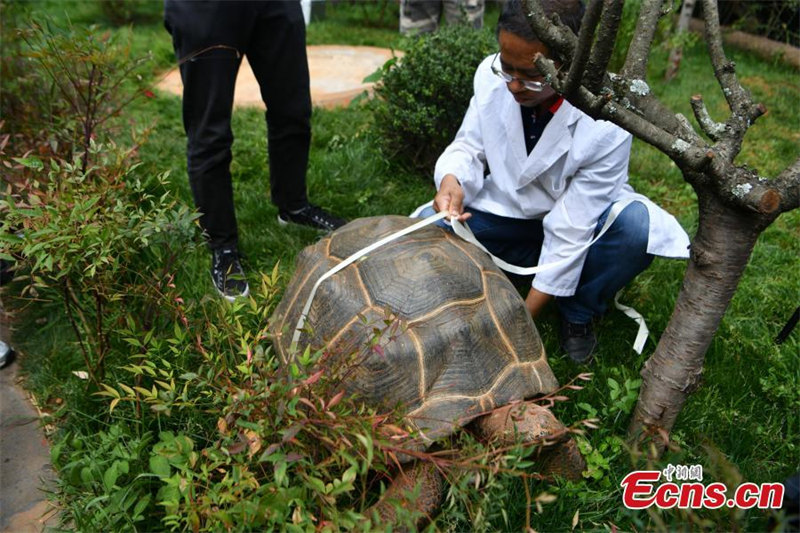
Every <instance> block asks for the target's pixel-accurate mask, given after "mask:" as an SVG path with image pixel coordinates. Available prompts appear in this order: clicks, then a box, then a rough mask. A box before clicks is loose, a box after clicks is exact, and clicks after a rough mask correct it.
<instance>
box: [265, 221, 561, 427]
mask: <svg viewBox="0 0 800 533" xmlns="http://www.w3.org/2000/svg"><path fill="white" fill-rule="evenodd" d="M415 222H418V221H417V220H414V219H410V218H407V217H400V216H384V217H373V218H362V219H358V220H355V221H353V222H351V223H349V224H347V225H345V226H343V227H342V228H340V229H338V230H337V231H335V232H334V233H332V234H331V235H329V236H328V237H326V238H324V239H322V240H321V241H319V242H317V243H316V244H314V245H312V246H309V247H307V248H306V249H304V250H303V251H302V252H301V253H300V255H299V257H298V259H297V268H296V271H295V274H294V276H293V278H292V280H291V281H290V283H289V286H288V287H287V289H286V293H285V295H284V297H283V299H282V301H281V302H280V304H279V305H278V307H277V309H276V310H275V313H274V314H273V316H272V318H271V324H270V333H271V335H272V336H273V339H274V346H275V349H276V351H277V352H278V354H279V356H280V357H281V359H282V360H283V361H284V362H286V361H288V360H290V358H291V357H292V354H293V353H295V352H293V351H292V348H291V346H290V345H291V341H292V336H293V332H294V329H295V327H296V325H297V322H298V319H299V318H300V315H301V313H302V309H303V306H304V305H305V303H306V300H307V299H308V296H309V294H310V293H311V290H312V287H313V285H314V284H315V283H316V281H317V279H319V278H320V277H321V276H322V275H323V274H324V273H325V272H327V271H328V270H329V269H331V268H333V267H334V266H336V265H337V264H338V263H340V262H341V261H342V260H343V259H345V258H347V257H349V256H350V255H352V254H353V253H355V252H357V251H358V250H360V249H362V248H364V247H366V246H368V245H370V244H372V243H374V242H375V241H377V240H379V239H381V238H383V237H385V236H387V235H389V234H392V233H394V232H396V231H399V230H401V229H403V228H405V227H407V226H410V225H411V224H413V223H415ZM376 341H377V344H376ZM298 345H299V347H300V349H303V348H304V347H305V346H307V345H310V346H311V347H312V349H323V350H326V351H327V352H329V353H332V354H337V355H336V356H335V357H334V359H336V358H338V357H341V356H342V355H344V354H358V356H357V357H356V358H355V359H356V360H357V362H356V363H355V364H353V366H352V368H350V369H349V372H348V374H346V376H347V377H346V379H345V388H346V389H347V390H348V391H349V392H352V393H357V394H358V395H359V396H360V397H361V398H362V399H364V400H365V401H367V402H369V403H371V404H373V405H376V406H384V407H394V406H396V405H397V404H400V405H401V406H402V407H403V408H404V409H405V410H406V412H407V419H408V421H409V422H410V423H411V424H412V425H413V426H415V427H416V428H417V429H418V430H420V431H421V432H422V434H423V436H425V437H428V438H434V437H438V436H441V435H446V434H449V433H451V432H452V431H454V430H455V429H457V428H458V427H459V426H462V425H464V424H466V423H467V422H468V421H470V420H471V419H473V418H475V417H476V416H479V415H481V414H484V413H485V412H487V411H489V410H491V409H493V408H495V407H499V406H502V405H505V404H508V403H509V402H512V401H515V400H524V399H528V398H531V397H534V396H536V395H539V394H546V393H549V392H552V391H553V390H554V389H556V388H557V386H558V383H557V381H556V379H555V377H554V376H553V373H552V371H551V370H550V367H549V365H548V364H547V358H546V356H545V353H544V348H543V346H542V342H541V339H540V337H539V334H538V332H537V331H536V327H535V326H534V324H533V320H532V319H531V317H530V315H529V313H528V312H527V310H526V308H525V303H524V302H523V300H522V298H521V297H520V295H519V293H518V292H517V290H516V289H515V288H514V286H513V285H512V284H511V282H510V281H509V280H508V278H506V276H505V275H504V274H503V273H502V272H501V271H500V270H499V269H498V268H497V267H496V266H495V265H494V263H492V261H491V259H490V258H489V257H488V256H487V255H486V254H485V253H484V252H482V251H481V250H479V249H478V248H477V247H475V246H473V245H471V244H469V243H466V242H464V241H462V240H461V239H459V238H458V237H456V236H454V235H452V234H450V233H449V232H447V231H444V230H443V229H441V228H439V227H435V226H427V227H425V228H423V229H420V230H417V231H414V232H412V233H410V234H408V235H405V236H403V237H400V238H399V239H397V240H395V241H392V242H390V243H388V244H385V245H384V246H382V247H380V248H378V249H376V250H374V251H373V252H371V253H370V254H368V255H367V256H365V257H363V258H361V259H360V260H359V261H356V262H355V263H353V264H351V265H349V266H347V267H345V268H344V269H343V270H342V271H340V272H338V273H336V274H334V275H333V276H332V277H330V278H329V279H327V280H325V281H323V282H322V283H321V285H320V286H319V288H318V290H317V293H316V295H315V296H314V299H313V302H312V305H311V308H310V310H309V313H308V316H307V318H306V322H305V327H304V329H303V333H302V334H301V336H300V340H299V341H298Z"/></svg>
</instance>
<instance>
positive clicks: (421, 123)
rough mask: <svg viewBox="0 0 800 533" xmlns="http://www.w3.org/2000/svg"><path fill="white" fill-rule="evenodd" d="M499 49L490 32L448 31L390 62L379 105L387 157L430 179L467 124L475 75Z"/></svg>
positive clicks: (377, 119)
mask: <svg viewBox="0 0 800 533" xmlns="http://www.w3.org/2000/svg"><path fill="white" fill-rule="evenodd" d="M496 49H497V44H496V41H495V38H494V36H493V35H492V34H491V33H490V32H489V31H488V30H482V31H475V30H473V29H471V28H468V27H464V26H448V27H446V28H443V29H441V30H440V31H438V32H437V33H434V34H432V35H426V36H422V37H420V38H419V39H418V40H416V41H412V42H411V45H410V47H409V48H408V51H407V52H406V54H405V56H403V58H402V59H391V60H389V61H388V62H387V63H386V64H385V65H384V66H383V69H382V73H381V81H380V83H379V84H378V87H377V89H376V92H377V94H378V96H379V97H380V98H379V99H377V100H376V103H375V106H376V107H375V126H376V129H377V132H378V136H379V139H380V145H381V148H382V150H383V152H384V153H385V154H386V155H387V156H388V157H390V158H391V159H394V160H395V161H397V162H398V163H400V164H401V165H403V166H406V167H407V168H411V169H413V170H416V171H418V172H422V173H425V174H426V175H430V174H431V173H432V172H433V167H434V165H435V163H436V159H437V158H438V157H439V155H440V154H441V153H442V151H443V150H444V149H445V148H446V147H447V145H448V144H449V143H450V142H451V141H452V140H453V138H454V137H455V134H456V132H457V131H458V128H459V126H460V125H461V121H462V120H463V118H464V113H465V112H466V110H467V106H468V105H469V100H470V98H471V97H472V92H473V85H472V80H473V76H474V74H475V69H476V68H477V66H478V64H479V63H480V62H481V60H482V59H483V58H485V57H486V56H487V55H488V54H490V53H491V52H493V51H495V50H496Z"/></svg>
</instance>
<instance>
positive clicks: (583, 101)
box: [534, 54, 713, 171]
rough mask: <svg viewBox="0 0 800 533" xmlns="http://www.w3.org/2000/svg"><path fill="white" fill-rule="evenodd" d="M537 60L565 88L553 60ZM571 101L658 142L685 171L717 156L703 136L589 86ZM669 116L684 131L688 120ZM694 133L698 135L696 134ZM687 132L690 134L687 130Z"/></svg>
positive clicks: (558, 86) (597, 116)
mask: <svg viewBox="0 0 800 533" xmlns="http://www.w3.org/2000/svg"><path fill="white" fill-rule="evenodd" d="M534 62H535V64H536V68H537V69H539V71H540V72H541V73H542V74H544V75H545V76H546V77H547V78H548V79H550V80H552V81H551V85H552V86H553V88H554V89H555V90H556V91H558V92H561V86H562V84H563V80H560V79H558V71H557V70H556V68H555V65H554V64H553V62H552V61H550V60H548V59H547V58H545V57H544V56H543V55H541V54H539V55H537V56H536V58H535V61H534ZM656 102H657V100H656ZM570 103H572V104H573V105H575V107H577V108H579V109H581V110H583V111H584V112H585V113H587V114H588V115H589V116H591V117H592V118H594V119H602V120H608V121H609V122H613V123H614V124H616V125H618V126H620V127H622V128H624V129H626V130H627V131H629V132H631V133H632V134H634V135H635V136H637V137H639V138H640V139H642V140H643V141H645V142H647V143H649V144H651V145H653V146H655V147H656V148H658V149H659V150H661V151H662V152H664V153H665V154H667V155H668V156H669V157H670V158H671V159H672V160H673V161H675V164H677V165H678V167H679V168H680V169H681V170H683V171H690V170H693V171H700V170H702V169H703V168H705V167H706V166H707V165H708V162H709V160H710V159H711V158H712V157H713V155H711V153H710V151H709V150H708V149H707V147H706V146H704V145H702V144H701V141H700V139H699V138H698V139H697V142H694V143H689V142H686V141H685V140H683V139H682V138H681V136H679V135H677V134H676V133H673V132H672V131H670V130H668V129H666V128H665V127H663V124H664V123H665V122H666V121H664V120H662V121H659V122H656V121H654V120H653V119H652V118H648V117H647V116H642V115H641V114H640V113H637V112H634V111H632V110H630V109H628V108H627V107H626V106H624V105H620V104H619V103H618V102H614V101H611V98H610V95H600V96H597V95H595V94H593V93H592V92H591V91H589V90H588V89H586V88H585V87H579V88H578V90H577V91H576V92H575V94H574V95H573V97H572V98H571V99H570ZM667 117H669V118H671V119H672V120H673V122H674V124H669V125H670V126H671V127H673V128H674V129H675V130H677V131H683V129H684V127H685V126H684V124H683V123H681V122H680V121H679V120H678V119H677V118H676V116H675V115H674V114H672V113H671V112H669V111H667ZM684 121H685V119H684ZM693 135H694V136H695V137H696V134H693ZM684 136H687V135H685V134H684ZM690 138H691V137H690Z"/></svg>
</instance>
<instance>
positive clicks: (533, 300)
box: [525, 287, 553, 318]
mask: <svg viewBox="0 0 800 533" xmlns="http://www.w3.org/2000/svg"><path fill="white" fill-rule="evenodd" d="M552 299H553V296H552V295H550V294H547V293H544V292H542V291H539V290H536V289H534V288H533V287H531V290H530V291H528V297H527V298H525V307H527V308H528V312H529V313H530V314H531V316H532V317H533V318H536V317H537V316H539V313H540V312H541V310H542V309H544V306H545V305H547V302H549V301H550V300H552Z"/></svg>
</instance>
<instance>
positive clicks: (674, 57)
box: [664, 0, 694, 81]
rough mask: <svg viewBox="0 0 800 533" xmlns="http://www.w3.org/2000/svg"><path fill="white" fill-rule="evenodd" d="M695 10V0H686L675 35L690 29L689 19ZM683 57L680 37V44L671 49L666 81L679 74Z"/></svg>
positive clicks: (665, 75)
mask: <svg viewBox="0 0 800 533" xmlns="http://www.w3.org/2000/svg"><path fill="white" fill-rule="evenodd" d="M693 12H694V0H684V1H683V7H682V8H681V14H680V17H678V26H677V27H676V28H675V35H676V36H679V35H680V34H681V33H686V32H687V31H689V21H690V20H692V13H693ZM682 58H683V43H682V41H681V38H680V37H678V44H676V45H675V47H674V48H673V49H672V50H670V52H669V60H668V61H667V72H666V73H665V74H664V79H665V80H666V81H669V80H671V79H672V78H674V77H675V76H676V75H677V74H678V69H679V68H680V66H681V59H682Z"/></svg>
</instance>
